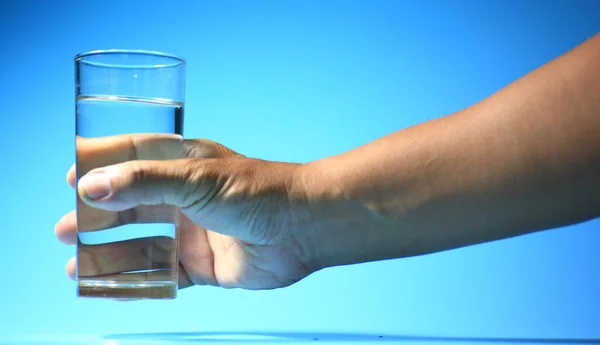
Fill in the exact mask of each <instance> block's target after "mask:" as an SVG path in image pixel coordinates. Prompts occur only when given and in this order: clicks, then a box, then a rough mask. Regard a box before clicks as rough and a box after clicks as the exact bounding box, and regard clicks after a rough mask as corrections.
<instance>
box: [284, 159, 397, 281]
mask: <svg viewBox="0 0 600 345" xmlns="http://www.w3.org/2000/svg"><path fill="white" fill-rule="evenodd" d="M341 170H343V164H341V162H339V161H338V158H331V159H325V160H320V161H315V162H312V163H308V164H304V165H300V166H298V168H297V170H296V173H295V177H294V183H293V184H292V186H293V190H294V191H295V193H297V194H298V195H301V196H302V197H301V198H299V199H298V200H301V202H296V203H294V205H293V209H292V214H293V217H294V224H295V226H294V234H295V237H296V239H297V244H298V253H297V256H298V258H299V260H300V261H301V262H302V263H303V264H304V265H305V266H306V268H307V269H308V270H310V271H313V272H314V271H318V270H320V269H323V268H327V267H333V266H340V265H348V264H355V263H361V262H367V261H373V260H379V259H385V258H388V257H385V255H387V254H388V253H387V251H386V250H385V248H387V247H389V243H388V244H386V243H380V242H382V241H386V239H388V237H389V236H387V235H385V234H388V235H389V233H390V231H389V230H390V226H389V225H390V224H389V222H388V221H387V220H386V219H383V218H382V217H380V216H378V215H377V214H376V213H374V212H373V211H372V210H371V209H369V208H368V207H366V206H365V203H364V202H362V201H361V200H360V198H359V197H357V196H354V195H352V194H351V193H350V190H351V188H349V187H348V186H346V185H345V184H346V182H347V181H345V179H344V178H342V175H343V174H342V173H340V172H341ZM382 234H383V236H382ZM382 255H384V256H382Z"/></svg>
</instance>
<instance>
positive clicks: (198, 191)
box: [77, 159, 212, 212]
mask: <svg viewBox="0 0 600 345" xmlns="http://www.w3.org/2000/svg"><path fill="white" fill-rule="evenodd" d="M203 160H204V159H176V160H167V161H142V160H134V161H128V162H124V163H120V164H115V165H110V166H106V167H103V168H98V169H94V170H91V171H90V172H88V173H87V174H86V175H84V176H83V177H81V179H80V180H79V183H78V184H77V192H78V194H79V197H80V198H81V200H82V201H83V202H85V203H86V204H88V205H90V206H92V207H94V208H99V209H103V210H107V211H113V212H117V211H124V210H127V209H130V208H133V207H136V206H140V205H160V204H167V205H174V206H178V207H186V206H188V205H190V204H192V203H194V202H196V201H195V200H198V199H199V198H203V196H204V195H206V194H208V192H209V191H210V190H211V189H212V188H210V187H209V186H206V185H208V184H210V182H209V181H206V182H208V183H202V184H198V183H193V182H192V181H191V177H192V176H196V177H197V176H198V175H202V167H201V166H202V164H201V163H202V161H203ZM194 163H195V164H194ZM192 166H193V169H192ZM196 182H197V181H196ZM203 186H205V187H203ZM203 188H204V189H206V191H203V190H202V189H203Z"/></svg>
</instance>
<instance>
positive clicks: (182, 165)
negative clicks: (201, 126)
mask: <svg viewBox="0 0 600 345" xmlns="http://www.w3.org/2000/svg"><path fill="white" fill-rule="evenodd" d="M132 138H133V139H135V136H127V135H124V136H114V137H106V138H98V139H86V140H87V141H88V143H87V145H88V148H93V147H94V146H95V147H96V148H98V147H101V146H102V147H105V146H111V144H112V146H111V147H120V149H123V150H135V149H136V148H135V144H133V143H135V140H132ZM115 143H122V145H114V144H115ZM184 148H185V158H183V159H177V160H170V161H142V160H134V161H128V162H125V163H121V164H116V165H111V166H107V167H103V168H99V169H94V170H92V171H90V172H89V173H88V174H86V175H84V176H83V177H82V178H81V179H80V181H79V185H78V186H76V176H75V168H74V167H72V168H71V169H70V170H69V172H68V173H67V181H68V184H69V185H70V186H71V187H72V188H78V193H79V196H80V197H81V199H82V200H83V201H84V202H85V203H87V204H88V205H90V206H92V207H94V208H98V209H103V210H107V211H112V212H120V213H126V212H127V211H128V210H131V209H133V208H135V209H136V212H135V213H136V216H135V217H131V216H123V217H119V220H120V223H119V224H115V225H114V227H116V226H120V225H125V224H128V222H138V223H143V222H151V221H152V217H154V216H155V215H156V213H157V212H160V208H161V205H165V204H166V205H174V206H177V207H178V208H179V209H180V210H181V211H182V212H181V219H180V221H179V225H180V235H179V236H180V237H179V261H180V265H179V270H180V272H179V287H180V288H185V287H189V286H192V285H213V286H221V287H224V288H245V289H274V288H279V287H285V286H288V285H291V284H293V283H295V282H297V281H299V280H300V279H302V278H304V277H306V276H307V275H309V274H310V273H311V272H312V270H311V269H310V268H308V267H307V266H306V264H305V260H303V257H305V255H306V253H307V252H308V250H307V245H308V242H309V241H308V239H307V238H305V235H304V234H303V230H302V229H304V228H305V227H310V224H309V223H310V222H311V221H310V208H308V207H307V202H306V196H305V195H303V192H302V191H301V190H302V188H296V178H297V175H298V172H299V167H300V165H298V164H291V163H278V162H268V161H263V160H258V159H251V158H247V157H245V156H243V155H240V154H238V153H236V152H234V151H232V150H230V149H228V148H226V147H224V146H223V145H220V144H218V143H215V142H212V141H209V140H202V139H196V140H185V141H184ZM91 174H93V175H95V176H100V175H99V174H103V175H104V176H110V177H109V180H110V192H109V193H108V195H106V196H105V197H103V198H100V199H97V200H92V199H91V198H90V197H89V196H88V194H86V191H88V192H89V190H90V189H95V190H96V191H98V190H99V189H98V188H101V186H98V185H95V186H93V185H92V183H97V182H98V181H102V179H98V178H89V176H90V175H91ZM103 180H104V181H108V180H107V179H103ZM76 229H77V222H76V212H75V211H71V212H69V213H67V214H66V215H65V216H64V217H63V218H62V219H61V220H60V221H59V222H58V223H57V224H56V226H55V233H56V236H57V237H58V239H59V240H60V241H62V242H64V243H66V244H69V245H73V244H75V243H76V242H77V231H76ZM209 229H210V230H209ZM110 250H111V251H112V252H111V253H110V257H111V260H102V261H99V262H97V263H96V265H97V266H98V267H96V269H97V270H98V271H99V272H101V273H102V274H118V273H120V272H121V270H122V268H119V266H122V265H123V262H124V261H125V260H127V262H136V258H132V255H142V254H140V253H137V252H136V251H134V250H132V249H131V248H129V247H128V246H126V245H125V246H121V247H119V246H111V247H110ZM139 261H142V262H143V260H139ZM66 270H67V274H68V275H69V277H71V278H72V279H74V277H75V271H76V262H75V258H72V259H70V260H69V261H68V263H67V266H66Z"/></svg>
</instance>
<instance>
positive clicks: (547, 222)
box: [303, 35, 600, 268]
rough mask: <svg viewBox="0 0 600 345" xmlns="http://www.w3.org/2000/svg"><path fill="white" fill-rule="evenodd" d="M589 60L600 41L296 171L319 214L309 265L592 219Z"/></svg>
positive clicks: (593, 111)
mask: <svg viewBox="0 0 600 345" xmlns="http://www.w3.org/2000/svg"><path fill="white" fill-rule="evenodd" d="M598 61H600V35H596V37H594V38H593V39H590V40H589V41H587V42H585V43H584V44H582V45H580V46H579V47H577V48H576V49H574V50H572V51H570V52H568V53H567V54H565V55H563V56H561V57H560V58H558V59H556V60H554V61H552V62H550V63H548V64H546V65H545V66H543V67H541V68H539V69H537V70H536V71H534V72H532V73H530V74H528V75H527V76H525V77H523V78H522V79H520V80H518V81H516V82H515V83H513V84H511V85H509V86H508V87H506V88H504V89H503V90H501V91H499V92H498V93H496V94H494V95H492V96H491V97H489V98H487V99H486V100H484V101H483V102H480V103H478V104H476V105H474V106H471V107H469V108H467V109H465V110H463V111H460V112H458V113H455V114H452V115H449V116H446V117H442V118H439V119H436V120H433V121H429V122H426V123H423V124H421V125H418V126H414V127H411V128H408V129H405V130H401V131H399V132H397V133H394V134H392V135H389V136H387V137H384V138H381V139H379V140H377V141H374V142H372V143H369V144H367V145H364V146H362V147H359V148H357V149H355V150H352V151H349V152H346V153H344V154H341V155H338V156H335V157H330V158H327V159H323V160H320V161H316V162H313V163H310V164H308V165H306V166H305V167H304V168H303V169H304V170H305V171H307V173H306V174H305V175H307V176H310V177H306V178H305V181H304V182H305V185H306V186H308V187H306V188H309V189H310V193H309V195H310V196H311V198H312V201H311V203H313V204H314V205H315V206H314V207H313V212H316V213H319V212H320V213H321V214H317V215H316V218H317V219H320V221H319V224H318V226H317V227H318V229H317V230H315V231H314V233H313V234H311V240H310V241H311V243H312V245H313V249H312V251H313V253H312V254H311V256H310V257H311V258H313V259H312V260H313V261H312V262H311V263H310V264H309V265H315V266H318V267H319V268H320V267H326V266H332V265H340V264H350V263H355V262H363V261H372V260H380V259H387V258H397V257H404V256H412V255H420V254H426V253H431V252H435V251H441V250H447V249H453V248H457V247H461V246H466V245H471V244H476V243H481V242H487V241H492V240H497V239H502V238H508V237H512V236H517V235H521V234H526V233H530V232H534V231H539V230H544V229H549V228H554V227H558V226H564V225H568V224H572V223H576V222H581V221H585V220H587V219H590V218H593V217H596V216H599V215H600V64H599V63H598ZM320 204H323V205H324V204H327V205H328V206H327V207H322V208H319V207H317V206H316V205H320ZM320 210H324V211H320Z"/></svg>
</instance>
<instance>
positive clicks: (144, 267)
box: [75, 50, 185, 300]
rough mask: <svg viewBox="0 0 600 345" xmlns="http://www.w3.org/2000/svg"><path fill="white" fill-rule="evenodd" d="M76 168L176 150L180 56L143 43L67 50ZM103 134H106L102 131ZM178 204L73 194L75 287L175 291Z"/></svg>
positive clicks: (116, 292)
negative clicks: (121, 202) (72, 78)
mask: <svg viewBox="0 0 600 345" xmlns="http://www.w3.org/2000/svg"><path fill="white" fill-rule="evenodd" d="M75 75H76V175H77V181H79V179H80V178H81V177H82V176H83V175H85V174H86V173H88V172H89V171H90V170H93V169H96V168H100V167H104V166H108V165H112V164H117V163H122V162H125V161H128V160H135V159H138V160H168V159H176V158H181V157H182V154H183V139H182V135H183V133H182V132H183V110H184V98H185V97H184V95H185V60H184V59H182V58H181V57H178V56H175V55H171V54H166V53H160V52H151V51H139V50H104V51H92V52H88V53H82V54H79V55H77V56H76V57H75ZM107 137H108V138H107ZM178 212H179V211H178V209H177V208H175V207H172V206H143V207H137V208H135V209H130V210H126V211H123V212H108V211H103V210H99V209H96V208H92V207H90V206H88V205H87V204H85V203H84V202H83V201H82V200H81V199H80V198H79V196H77V239H78V240H77V294H78V296H81V297H103V298H114V299H125V300H126V299H162V298H175V297H176V296H177V290H178V284H177V281H178V268H179V258H178V221H179V213H178Z"/></svg>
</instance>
